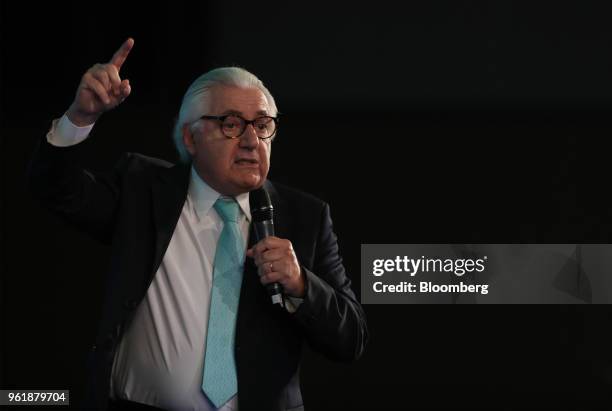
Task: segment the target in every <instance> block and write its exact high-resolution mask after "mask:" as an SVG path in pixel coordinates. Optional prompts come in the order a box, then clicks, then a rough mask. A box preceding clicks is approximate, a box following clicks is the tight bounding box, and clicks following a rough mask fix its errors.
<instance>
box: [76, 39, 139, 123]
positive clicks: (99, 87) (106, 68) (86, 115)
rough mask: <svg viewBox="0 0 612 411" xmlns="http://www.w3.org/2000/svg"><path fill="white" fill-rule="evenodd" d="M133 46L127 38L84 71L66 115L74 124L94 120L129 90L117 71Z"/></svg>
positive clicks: (125, 80)
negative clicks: (103, 60) (110, 54)
mask: <svg viewBox="0 0 612 411" xmlns="http://www.w3.org/2000/svg"><path fill="white" fill-rule="evenodd" d="M133 46H134V39H132V38H129V39H127V40H126V41H125V42H124V43H123V44H122V45H121V47H120V48H119V50H117V51H116V52H115V54H114V55H113V58H111V60H110V61H109V62H108V63H106V64H95V65H94V66H93V67H91V68H90V69H89V70H87V71H86V72H85V74H84V75H83V77H82V78H81V82H80V84H79V87H78V89H77V92H76V96H75V97H74V101H73V102H72V104H71V106H70V108H69V109H68V111H67V112H66V115H67V116H68V118H69V119H70V121H72V122H73V123H74V124H76V125H77V126H85V125H88V124H92V123H94V122H95V121H96V120H97V119H98V117H100V116H101V115H102V114H103V113H104V112H106V111H108V110H110V109H112V108H115V107H117V106H118V105H119V104H120V103H121V102H122V101H123V100H125V99H126V98H127V96H129V95H130V92H131V91H132V89H131V87H130V81H129V80H127V79H124V80H121V77H119V71H120V70H121V66H122V65H123V63H124V62H125V60H126V59H127V56H128V54H129V53H130V50H132V47H133Z"/></svg>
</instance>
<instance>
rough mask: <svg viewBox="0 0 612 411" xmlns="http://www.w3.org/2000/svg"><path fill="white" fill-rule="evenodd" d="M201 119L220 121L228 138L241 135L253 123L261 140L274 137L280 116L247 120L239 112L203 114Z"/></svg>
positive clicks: (222, 129)
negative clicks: (220, 114)
mask: <svg viewBox="0 0 612 411" xmlns="http://www.w3.org/2000/svg"><path fill="white" fill-rule="evenodd" d="M200 119H203V120H217V121H220V122H221V132H222V133H223V135H224V136H225V137H227V138H238V137H240V136H241V135H242V134H243V133H244V131H245V130H246V128H247V126H248V125H249V124H252V125H253V128H254V129H255V134H256V135H257V137H258V138H260V139H261V140H267V139H269V138H272V137H274V134H275V133H276V130H277V129H278V118H277V117H270V116H261V117H257V118H256V119H254V120H245V119H244V118H242V117H241V116H239V115H238V114H226V115H224V116H202V117H200Z"/></svg>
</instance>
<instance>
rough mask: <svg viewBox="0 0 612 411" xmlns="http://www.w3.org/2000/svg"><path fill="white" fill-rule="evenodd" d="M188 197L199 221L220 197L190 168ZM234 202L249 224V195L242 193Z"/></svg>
mask: <svg viewBox="0 0 612 411" xmlns="http://www.w3.org/2000/svg"><path fill="white" fill-rule="evenodd" d="M188 195H189V197H190V198H191V201H192V204H193V209H194V210H195V213H196V215H197V216H198V219H199V220H202V219H203V218H204V217H205V216H206V215H207V214H208V212H209V211H210V209H211V208H212V206H213V205H214V204H215V202H216V201H217V199H218V198H219V197H221V194H219V193H218V192H217V191H216V190H214V189H213V188H212V187H211V186H209V185H208V184H206V182H205V181H204V180H202V178H201V177H200V175H199V174H198V173H197V171H195V168H194V167H193V166H192V167H191V176H190V178H189V192H188ZM235 200H236V202H237V203H238V205H239V206H240V209H241V210H242V212H243V214H244V215H245V216H246V218H247V221H248V222H251V206H250V204H249V193H248V192H247V193H242V194H239V195H237V196H236V197H235Z"/></svg>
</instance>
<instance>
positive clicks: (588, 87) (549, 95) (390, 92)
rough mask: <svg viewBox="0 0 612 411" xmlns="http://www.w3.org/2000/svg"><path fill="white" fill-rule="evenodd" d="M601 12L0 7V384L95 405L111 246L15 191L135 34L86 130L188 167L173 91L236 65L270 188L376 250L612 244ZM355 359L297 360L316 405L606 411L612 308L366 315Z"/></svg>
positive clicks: (97, 166) (436, 5)
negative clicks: (57, 121)
mask: <svg viewBox="0 0 612 411" xmlns="http://www.w3.org/2000/svg"><path fill="white" fill-rule="evenodd" d="M601 4H603V2H602V3H595V2H593V3H586V2H574V3H559V2H550V3H544V2H510V1H497V2H484V1H482V2H480V1H435V2H409V3H408V4H403V5H401V6H400V5H397V4H395V3H393V2H388V3H387V2H381V1H377V2H369V3H368V4H367V5H364V6H359V5H357V4H356V3H351V4H343V5H334V4H333V3H332V2H325V3H319V4H317V3H313V2H287V4H285V5H272V4H268V3H258V2H251V3H247V4H239V3H235V2H234V3H225V2H215V3H214V4H206V3H204V2H193V3H182V2H178V1H173V2H167V3H164V4H158V3H143V2H138V3H136V2H134V3H132V4H121V3H116V4H109V3H103V4H102V3H100V4H93V3H92V4H90V3H89V2H73V3H69V2H48V3H43V2H41V3H34V2H29V1H13V2H2V6H1V7H2V9H1V26H0V27H1V42H2V57H1V58H2V60H1V64H0V70H1V74H2V80H1V84H0V86H1V89H2V117H1V122H2V134H1V144H2V150H1V153H2V154H1V158H2V160H1V164H2V171H1V177H2V193H1V217H2V220H1V231H0V232H1V243H0V245H1V247H0V250H1V253H2V255H1V268H2V307H1V312H2V318H1V321H2V322H1V324H2V325H1V330H0V336H1V337H0V341H1V343H2V347H1V348H2V356H1V363H0V370H1V377H2V381H1V383H0V386H1V387H2V388H5V389H36V388H40V389H44V388H46V389H70V390H71V395H72V398H73V401H77V400H78V399H79V398H80V396H81V395H82V392H81V389H82V387H83V383H84V377H85V374H84V372H85V370H84V363H85V357H86V352H87V348H88V346H89V345H90V344H91V342H92V341H93V338H94V333H95V329H96V325H97V319H98V316H99V312H100V309H101V307H100V304H101V298H102V293H101V290H102V286H103V279H104V274H105V272H106V269H107V262H108V252H109V250H108V249H107V248H105V247H103V246H101V245H99V244H97V243H95V242H94V241H93V240H91V239H89V238H88V237H86V236H85V235H83V234H80V233H78V232H76V231H74V230H73V229H70V228H67V227H66V226H64V225H63V224H62V223H61V222H59V221H58V220H57V219H55V218H54V217H52V216H51V215H49V214H48V213H47V212H46V211H44V210H43V209H41V208H40V207H39V206H38V205H37V204H36V203H35V202H34V201H33V200H32V199H31V198H30V197H29V195H28V193H27V191H26V189H25V169H26V165H27V162H28V158H29V156H30V153H31V151H32V148H33V146H34V144H35V142H36V140H37V139H40V138H43V136H44V135H45V133H46V132H47V130H48V128H49V126H50V122H51V120H52V119H53V118H58V117H60V116H61V115H62V113H63V112H64V111H65V110H66V109H67V107H68V106H69V104H70V102H71V101H72V98H73V96H74V92H75V90H76V86H77V85H78V82H79V79H80V76H81V75H82V74H83V73H84V72H85V70H87V68H88V67H90V66H91V65H93V64H94V63H96V62H105V61H107V60H108V59H109V58H110V57H111V56H112V54H113V53H114V51H115V50H116V49H117V48H118V47H119V45H120V44H121V42H122V41H123V40H124V39H125V38H126V37H128V36H132V37H134V39H135V47H134V49H133V51H132V53H131V54H130V57H129V58H128V60H127V62H126V64H125V65H124V67H123V70H122V77H124V78H129V79H130V82H131V84H132V95H131V96H130V97H129V99H128V100H126V102H125V103H124V104H122V105H121V106H120V107H119V108H117V109H116V110H114V111H113V112H111V113H108V114H106V115H105V116H103V117H102V118H101V119H100V121H99V122H98V124H97V125H96V133H95V135H94V136H92V139H91V140H89V141H88V142H87V143H86V144H88V161H89V164H91V168H92V169H94V170H104V169H106V168H108V167H110V166H111V165H112V164H113V163H114V161H115V160H116V159H118V157H119V155H120V153H121V152H123V151H137V152H141V153H144V154H147V155H152V156H157V157H163V158H166V159H171V160H174V159H175V158H176V156H175V153H174V151H173V147H172V143H171V139H170V133H171V128H172V125H173V120H174V118H175V116H176V114H177V112H178V108H179V105H180V100H181V97H182V94H183V93H184V91H185V90H186V88H187V87H188V85H189V84H190V83H191V81H193V80H194V79H195V77H197V76H198V75H199V74H201V73H202V72H204V71H207V70H209V69H211V68H213V67H218V66H221V65H240V66H242V67H245V68H247V69H248V70H250V71H252V72H254V73H255V74H256V75H258V76H259V77H260V78H261V79H262V80H263V81H264V82H265V83H266V84H267V85H268V87H269V89H270V91H271V92H272V94H273V95H274V96H275V98H276V101H277V104H278V106H279V109H280V111H281V112H282V120H281V121H282V122H281V130H280V132H279V135H278V138H277V140H276V141H275V143H274V149H273V155H272V159H273V161H272V169H271V174H270V177H271V179H272V180H276V181H279V182H284V183H287V184H289V185H292V186H294V187H297V188H300V189H303V190H305V191H308V192H311V193H313V194H315V195H317V196H319V197H321V198H322V199H324V200H326V201H328V202H329V203H330V204H331V210H332V217H333V218H334V223H335V228H336V232H337V233H338V236H339V241H340V247H341V251H342V253H343V256H344V258H345V264H346V267H347V269H348V271H349V273H350V275H351V276H352V278H353V281H354V286H355V290H356V291H358V290H359V282H360V281H359V256H360V244H362V243H520V242H525V243H610V242H612V241H610V240H611V237H612V235H611V234H610V233H611V231H610V221H611V217H612V215H611V214H612V211H611V208H610V200H611V196H610V184H609V175H610V161H609V157H610V155H609V153H610V151H609V144H608V139H609V136H610V133H611V131H612V126H611V125H610V117H611V116H610V113H612V53H611V51H612V47H611V46H612V25H611V24H610V11H612V10H611V9H610V8H609V7H602V6H601ZM365 310H366V314H367V316H368V320H369V327H370V334H371V342H370V345H369V346H368V348H367V351H366V353H365V355H364V357H363V358H362V359H361V360H360V361H358V362H356V363H354V364H348V365H344V364H335V363H331V362H329V361H327V360H326V359H324V358H322V357H321V356H319V355H318V354H315V353H312V352H310V351H306V353H305V356H306V361H304V365H303V394H304V398H305V401H306V405H307V406H309V407H308V408H309V409H311V410H323V409H390V410H392V409H424V408H427V409H440V410H442V409H504V410H515V409H517V410H518V409H545V408H551V409H572V410H586V409H612V402H610V399H609V395H608V391H610V389H611V388H612V352H611V350H610V348H609V347H610V346H612V332H611V331H610V329H611V320H612V318H611V317H612V315H611V310H610V308H609V307H608V306H558V305H555V306H528V305H517V306H450V305H449V306H366V307H365Z"/></svg>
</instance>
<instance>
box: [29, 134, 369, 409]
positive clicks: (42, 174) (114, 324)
mask: <svg viewBox="0 0 612 411" xmlns="http://www.w3.org/2000/svg"><path fill="white" fill-rule="evenodd" d="M86 144H89V141H86V142H83V143H80V144H77V145H75V146H71V147H61V148H60V147H55V146H52V145H50V144H49V143H47V141H46V139H44V140H42V141H40V142H39V143H38V144H37V147H36V149H35V152H34V156H33V159H32V161H31V164H30V168H29V173H28V175H29V179H28V181H29V185H30V188H31V190H32V192H33V193H34V195H35V196H36V197H37V198H38V199H39V200H40V201H41V202H42V203H43V204H44V205H45V206H46V207H47V208H49V209H51V210H52V211H53V212H55V213H57V214H59V215H60V216H61V217H62V218H63V219H65V220H67V221H68V222H69V223H71V224H74V225H76V226H77V227H78V228H79V229H81V230H84V231H86V232H88V233H89V234H91V235H92V236H94V237H95V238H97V239H99V240H100V241H102V242H104V243H108V244H111V246H112V247H111V266H110V270H109V273H108V281H107V285H108V288H107V291H106V297H105V302H104V307H103V314H102V318H101V322H100V325H99V331H98V334H97V338H96V341H95V343H94V344H93V345H92V347H91V352H90V356H89V370H90V373H89V384H88V395H87V398H88V400H87V404H85V407H88V408H98V409H106V407H107V402H108V396H109V384H110V374H111V367H112V363H113V359H114V355H115V350H116V347H117V346H118V342H119V341H120V339H121V337H122V334H123V331H124V330H125V329H126V327H127V326H128V325H129V324H130V321H131V319H132V318H133V314H134V312H135V308H136V307H137V306H138V304H139V303H140V302H141V301H142V299H143V297H144V296H145V294H146V292H147V289H148V287H149V284H150V283H151V281H152V279H153V277H154V275H155V273H156V271H157V269H158V267H159V265H160V263H161V261H162V258H163V256H164V253H165V251H166V248H167V247H168V244H169V242H170V238H171V237H172V233H173V231H174V228H175V226H176V223H177V221H178V218H179V215H180V213H181V209H182V206H183V203H184V201H185V198H186V195H187V188H188V182H189V166H185V165H172V164H170V163H168V162H165V161H163V160H159V159H154V158H150V157H146V156H143V155H139V154H133V153H127V154H125V155H124V156H123V157H122V158H121V160H120V161H119V162H118V164H117V165H116V166H115V168H114V169H113V170H112V171H111V172H108V173H104V174H101V173H92V172H89V171H87V170H85V169H84V168H82V167H80V166H79V162H80V157H81V156H80V152H81V151H82V149H83V148H82V147H83V146H84V145H86ZM266 188H267V189H268V191H269V193H270V196H271V199H272V203H273V206H274V225H275V228H276V235H277V236H278V237H281V238H286V239H289V240H290V241H291V242H292V244H293V247H294V250H295V253H296V255H297V257H298V260H299V262H300V264H301V266H302V269H303V272H304V273H305V277H306V287H307V291H306V296H305V298H304V302H303V303H302V305H301V306H300V307H299V309H298V310H297V311H296V312H295V313H293V314H289V313H288V312H287V311H286V310H284V309H282V308H276V307H275V306H273V305H272V304H271V303H270V301H269V297H268V296H267V294H266V291H265V289H264V287H263V286H262V285H261V284H260V283H259V279H258V276H257V274H256V273H257V270H256V267H255V265H254V264H253V261H252V259H250V258H249V259H247V262H246V264H245V273H244V276H243V283H242V291H241V294H240V303H239V309H238V318H237V326H236V341H235V356H236V367H237V375H238V398H239V407H240V410H241V411H247V410H285V409H290V408H292V407H295V406H299V405H301V404H302V399H301V393H300V383H299V362H300V354H301V348H302V343H303V341H307V342H308V343H309V344H310V346H311V347H312V348H314V349H315V350H317V351H319V352H321V353H322V354H324V355H325V356H327V357H329V358H332V359H336V360H343V361H349V360H353V359H356V358H358V357H359V356H360V355H361V353H362V351H363V349H364V346H365V343H366V339H367V328H366V323H365V317H364V314H363V311H362V308H361V306H360V304H359V303H358V301H357V299H356V298H355V295H354V293H353V292H352V291H351V288H350V280H349V279H348V278H347V276H346V275H345V269H344V267H343V264H342V260H341V258H340V256H339V255H338V245H337V239H336V236H335V234H334V233H333V231H332V222H331V219H330V212H329V207H328V205H327V204H325V203H324V202H322V201H320V200H318V199H316V198H314V197H312V196H310V195H307V194H304V193H301V192H299V191H296V190H293V189H290V188H287V187H284V186H282V185H277V184H272V183H270V182H269V181H266ZM253 237H254V236H253V235H252V233H251V235H250V238H251V239H252V238H253ZM252 242H253V241H252V240H251V241H250V243H251V244H252Z"/></svg>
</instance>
